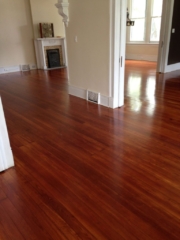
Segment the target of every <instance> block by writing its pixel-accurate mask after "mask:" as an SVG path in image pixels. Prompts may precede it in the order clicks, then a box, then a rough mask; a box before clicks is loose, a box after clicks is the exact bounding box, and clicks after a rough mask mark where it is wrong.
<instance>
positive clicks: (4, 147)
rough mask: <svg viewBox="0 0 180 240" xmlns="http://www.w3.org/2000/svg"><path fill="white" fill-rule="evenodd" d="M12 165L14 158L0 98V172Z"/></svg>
mask: <svg viewBox="0 0 180 240" xmlns="http://www.w3.org/2000/svg"><path fill="white" fill-rule="evenodd" d="M12 166H14V159H13V155H12V151H11V147H10V143H9V137H8V132H7V127H6V122H5V117H4V112H3V108H2V103H1V98H0V172H2V171H4V170H6V169H8V168H10V167H12Z"/></svg>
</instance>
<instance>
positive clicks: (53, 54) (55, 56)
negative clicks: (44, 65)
mask: <svg viewBox="0 0 180 240" xmlns="http://www.w3.org/2000/svg"><path fill="white" fill-rule="evenodd" d="M47 58H48V68H56V67H60V66H61V65H60V55H59V49H48V50H47Z"/></svg>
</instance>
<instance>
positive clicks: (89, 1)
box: [66, 0, 110, 96]
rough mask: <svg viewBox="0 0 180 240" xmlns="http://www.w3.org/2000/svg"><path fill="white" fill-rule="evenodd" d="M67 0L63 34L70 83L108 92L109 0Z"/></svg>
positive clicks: (105, 93)
mask: <svg viewBox="0 0 180 240" xmlns="http://www.w3.org/2000/svg"><path fill="white" fill-rule="evenodd" d="M69 3H70V5H69V15H70V22H69V25H68V27H67V28H66V34H67V48H68V61H69V74H70V79H69V81H70V85H72V86H75V87H78V88H83V89H89V90H92V91H96V92H100V93H101V94H102V95H105V96H108V94H109V58H110V52H109V31H110V27H109V22H110V16H109V0H76V1H75V0H69ZM75 36H77V39H78V42H77V43H76V42H75V41H74V38H75Z"/></svg>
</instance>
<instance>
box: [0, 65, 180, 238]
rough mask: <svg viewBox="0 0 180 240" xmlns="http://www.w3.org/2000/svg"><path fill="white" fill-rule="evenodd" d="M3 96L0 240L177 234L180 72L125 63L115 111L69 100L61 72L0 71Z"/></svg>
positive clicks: (179, 232) (179, 231) (179, 229)
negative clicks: (5, 143) (7, 157)
mask: <svg viewBox="0 0 180 240" xmlns="http://www.w3.org/2000/svg"><path fill="white" fill-rule="evenodd" d="M0 95H1V98H2V103H3V107H4V112H5V117H6V122H7V127H8V131H9V136H10V142H11V146H12V150H13V154H14V158H15V164H16V166H15V167H14V168H11V169H9V170H8V171H6V172H3V173H1V174H0V239H1V240H21V239H27V240H31V239H38V240H46V239H49V240H54V239H55V240H61V239H62V240H64V239H71V240H74V239H82V240H90V239H91V240H93V239H98V240H105V239H109V240H135V239H140V240H173V239H179V238H180V237H179V236H180V204H179V201H180V150H179V149H180V140H179V139H180V74H179V75H178V73H177V72H176V73H172V74H166V75H163V74H160V75H159V74H158V75H157V74H156V64H155V63H150V62H135V61H127V63H126V81H125V105H124V107H122V108H119V109H114V110H112V109H109V108H106V107H102V106H98V105H96V104H93V103H89V102H87V101H85V100H82V99H79V98H76V97H73V96H69V95H68V85H67V78H66V70H65V69H60V70H53V71H40V70H39V71H36V70H35V71H31V72H24V73H12V74H4V75H0Z"/></svg>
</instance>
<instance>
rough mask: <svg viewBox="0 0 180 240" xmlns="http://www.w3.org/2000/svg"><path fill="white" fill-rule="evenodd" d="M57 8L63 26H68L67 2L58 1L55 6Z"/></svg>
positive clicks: (65, 0)
mask: <svg viewBox="0 0 180 240" xmlns="http://www.w3.org/2000/svg"><path fill="white" fill-rule="evenodd" d="M55 6H56V7H57V8H58V12H59V15H60V16H62V18H63V22H64V24H65V26H68V22H69V0H58V3H56V4H55Z"/></svg>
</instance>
